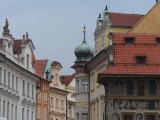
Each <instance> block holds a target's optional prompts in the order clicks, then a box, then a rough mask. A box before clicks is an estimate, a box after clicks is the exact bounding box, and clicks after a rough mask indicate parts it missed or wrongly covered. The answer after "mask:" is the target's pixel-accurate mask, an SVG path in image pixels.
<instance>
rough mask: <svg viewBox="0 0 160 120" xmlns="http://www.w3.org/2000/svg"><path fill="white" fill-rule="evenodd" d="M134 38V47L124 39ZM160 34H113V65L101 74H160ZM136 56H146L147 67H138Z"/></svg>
mask: <svg viewBox="0 0 160 120" xmlns="http://www.w3.org/2000/svg"><path fill="white" fill-rule="evenodd" d="M126 37H134V44H133V45H125V40H124V38H126ZM157 37H160V34H146V33H143V34H136V33H119V34H118V33H113V37H112V39H113V59H114V61H113V65H109V66H107V68H106V70H105V71H103V72H102V73H100V74H148V75H157V74H160V52H159V51H160V45H159V44H157V43H156V38H157ZM136 56H146V64H145V65H137V63H136Z"/></svg>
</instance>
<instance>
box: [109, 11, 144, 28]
mask: <svg viewBox="0 0 160 120" xmlns="http://www.w3.org/2000/svg"><path fill="white" fill-rule="evenodd" d="M143 16H144V15H140V14H127V13H117V12H109V18H110V21H111V23H112V26H116V27H117V26H120V27H133V26H134V25H135V24H136V23H137V22H138V21H139V20H140V19H141V18H142V17H143Z"/></svg>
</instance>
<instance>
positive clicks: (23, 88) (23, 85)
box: [22, 80, 25, 95]
mask: <svg viewBox="0 0 160 120" xmlns="http://www.w3.org/2000/svg"><path fill="white" fill-rule="evenodd" d="M22 94H23V95H25V81H24V80H23V84H22Z"/></svg>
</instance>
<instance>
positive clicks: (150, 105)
mask: <svg viewBox="0 0 160 120" xmlns="http://www.w3.org/2000/svg"><path fill="white" fill-rule="evenodd" d="M113 109H114V110H118V109H120V110H122V109H126V110H136V109H149V110H160V101H158V100H156V101H154V100H114V102H113Z"/></svg>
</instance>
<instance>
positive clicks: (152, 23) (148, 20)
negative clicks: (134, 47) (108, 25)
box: [129, 2, 160, 33]
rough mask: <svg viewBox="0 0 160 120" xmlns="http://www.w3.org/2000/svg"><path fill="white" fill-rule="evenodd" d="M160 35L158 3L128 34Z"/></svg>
mask: <svg viewBox="0 0 160 120" xmlns="http://www.w3.org/2000/svg"><path fill="white" fill-rule="evenodd" d="M144 32H145V33H160V2H158V3H157V4H155V6H154V7H152V9H150V10H149V11H148V13H147V14H146V15H145V16H144V17H143V18H142V19H141V20H140V21H139V22H138V23H137V24H135V26H134V27H133V28H132V29H131V30H130V31H129V33H144Z"/></svg>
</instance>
